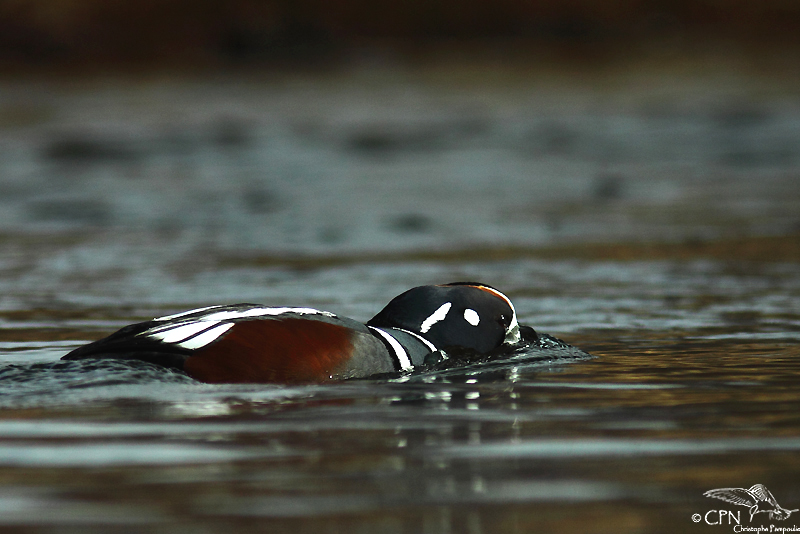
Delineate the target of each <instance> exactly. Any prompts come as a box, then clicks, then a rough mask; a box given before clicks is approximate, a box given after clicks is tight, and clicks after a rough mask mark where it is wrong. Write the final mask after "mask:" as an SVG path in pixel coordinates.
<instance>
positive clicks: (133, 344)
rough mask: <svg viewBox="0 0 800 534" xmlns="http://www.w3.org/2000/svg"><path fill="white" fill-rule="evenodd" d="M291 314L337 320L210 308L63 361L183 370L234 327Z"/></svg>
mask: <svg viewBox="0 0 800 534" xmlns="http://www.w3.org/2000/svg"><path fill="white" fill-rule="evenodd" d="M287 314H288V315H290V316H316V317H319V318H320V319H323V320H325V319H329V320H335V316H334V315H333V314H332V313H328V312H322V311H319V310H314V309H311V308H274V307H267V306H261V305H258V304H234V305H230V306H210V307H207V308H200V309H197V310H189V311H186V312H183V313H177V314H174V315H168V316H164V317H159V318H156V319H153V320H152V321H145V322H143V323H137V324H132V325H129V326H126V327H124V328H122V329H120V330H118V331H117V332H114V333H113V334H111V335H110V336H108V337H105V338H103V339H99V340H97V341H95V342H93V343H89V344H88V345H84V346H82V347H78V348H77V349H75V350H73V351H72V352H70V353H69V354H67V355H66V356H64V357H63V358H62V359H63V360H83V359H86V358H116V359H131V360H143V361H147V362H151V363H156V364H159V365H164V366H167V367H174V368H177V369H183V364H184V362H185V361H186V359H187V358H188V357H189V356H191V355H192V354H194V353H195V352H196V351H198V350H200V349H203V348H205V347H207V346H208V345H211V344H212V343H215V342H217V341H219V340H221V339H222V338H223V337H224V335H225V334H226V333H227V331H228V330H230V329H231V328H232V327H233V325H234V324H236V323H239V322H244V321H253V320H257V319H275V318H278V317H279V316H282V317H285V316H286V315H287Z"/></svg>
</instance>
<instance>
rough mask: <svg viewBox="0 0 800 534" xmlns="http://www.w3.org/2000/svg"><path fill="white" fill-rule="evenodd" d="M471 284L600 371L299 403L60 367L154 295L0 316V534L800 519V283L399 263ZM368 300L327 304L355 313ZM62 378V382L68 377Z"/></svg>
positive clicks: (608, 269) (443, 379)
mask: <svg viewBox="0 0 800 534" xmlns="http://www.w3.org/2000/svg"><path fill="white" fill-rule="evenodd" d="M460 269H468V270H471V271H473V272H477V271H481V272H483V273H485V275H486V276H488V277H489V278H490V279H494V278H500V279H503V280H504V281H505V282H506V284H505V285H504V286H503V287H504V289H506V286H507V287H508V292H509V293H510V294H511V296H512V298H513V299H514V300H515V302H516V303H517V309H518V313H519V314H520V317H521V319H522V322H523V323H528V324H532V325H535V326H537V327H538V326H539V325H540V324H543V325H545V326H543V327H540V329H541V330H542V331H551V332H553V333H559V334H560V335H561V336H562V337H565V338H567V339H568V340H569V341H570V342H571V343H573V344H575V345H577V346H580V347H582V348H584V349H586V350H588V351H590V352H592V353H593V354H596V355H597V356H598V357H597V358H596V359H591V360H574V359H569V358H567V359H563V358H561V359H559V358H555V359H552V360H530V359H525V358H515V357H512V358H510V359H506V360H502V361H496V362H488V363H486V364H482V365H474V366H468V367H465V368H461V369H455V370H450V371H445V372H430V373H425V374H422V375H416V376H411V377H405V378H400V379H396V380H388V381H373V380H358V381H352V382H348V383H343V384H336V385H310V386H292V387H285V386H262V385H209V384H200V383H196V382H194V381H192V380H189V379H187V378H185V377H182V375H180V374H175V373H165V372H163V371H161V370H158V369H155V368H153V367H152V366H149V365H146V364H142V366H141V368H140V369H135V370H134V371H131V370H130V369H127V370H124V371H123V370H122V369H118V370H117V371H118V372H117V373H116V374H115V372H114V369H113V368H112V369H105V370H104V369H102V366H100V367H101V368H98V369H94V370H92V369H82V370H80V372H76V373H75V374H74V375H73V376H71V377H70V376H69V375H66V376H67V379H65V375H64V374H63V373H65V372H66V373H69V371H70V369H68V368H67V367H68V366H69V365H76V364H78V363H79V362H62V363H60V364H54V363H53V362H54V360H56V359H57V358H58V357H59V356H61V355H62V354H63V353H64V352H66V351H68V350H69V349H70V348H72V347H74V346H77V345H78V344H79V343H81V342H82V341H83V340H85V339H89V338H92V337H95V336H97V335H101V333H102V332H103V331H104V330H105V331H107V329H108V328H110V327H112V325H111V323H109V322H108V316H116V317H117V319H116V320H115V321H117V320H118V321H119V323H120V324H121V323H125V322H130V321H132V320H136V319H138V318H140V316H141V314H142V313H144V312H142V311H140V310H149V311H151V312H154V311H156V310H157V311H158V312H159V313H160V312H162V311H164V310H165V309H166V308H164V307H162V306H161V305H160V304H156V305H155V306H154V305H153V304H149V302H151V301H149V299H148V297H147V295H143V298H142V299H141V301H140V303H139V307H137V308H130V310H132V311H128V312H127V315H125V310H119V309H117V310H114V309H111V308H109V309H108V314H107V315H108V316H106V315H105V314H103V313H99V312H96V311H93V308H90V309H89V310H88V312H87V314H86V316H85V317H80V314H78V313H74V312H68V311H63V310H58V309H56V310H53V311H47V312H45V311H31V312H23V311H21V310H17V311H8V312H5V313H4V314H3V321H4V329H6V330H7V331H8V336H7V337H13V336H12V335H11V334H12V333H13V332H14V328H15V324H20V325H22V326H21V327H20V328H19V330H18V331H17V332H19V334H20V335H19V336H18V337H19V338H21V340H20V341H18V342H11V341H9V342H7V344H6V345H4V353H3V357H4V359H5V362H6V365H5V366H4V368H3V369H2V370H0V379H2V381H3V396H2V398H0V402H1V403H2V406H3V412H2V413H3V417H2V420H0V436H2V437H1V438H0V466H2V473H3V484H4V488H5V490H4V491H5V492H4V493H3V494H2V495H0V507H2V508H3V509H4V510H8V511H9V512H8V513H4V514H2V517H0V524H3V525H40V526H48V525H49V526H52V527H54V528H56V527H57V528H65V527H66V526H68V525H78V526H80V527H81V528H92V529H102V528H106V527H107V526H108V525H117V527H115V528H119V527H122V526H129V527H130V528H134V529H135V528H140V527H143V526H146V527H147V529H148V530H154V531H161V530H164V531H167V530H169V529H170V528H173V527H174V526H175V525H176V524H181V525H188V526H190V527H191V528H208V529H211V530H212V531H216V530H223V529H230V528H234V529H235V530H237V531H242V532H250V531H253V532H255V531H261V530H263V528H264V526H263V525H264V523H263V522H264V521H269V524H270V528H273V527H274V528H275V529H278V530H279V531H280V530H285V531H292V532H295V531H297V532H312V531H314V532H317V531H323V532H328V531H329V532H336V531H350V530H354V531H365V532H367V531H368V532H372V531H376V530H377V531H386V532H504V533H505V532H511V533H523V532H530V531H532V530H545V531H554V532H555V531H563V530H564V529H576V530H579V531H587V530H593V529H594V530H598V531H608V532H612V531H613V532H620V531H621V532H639V531H649V532H674V531H676V530H685V529H687V528H692V527H689V526H687V525H692V523H691V515H692V514H693V513H696V512H703V513H704V512H705V510H708V509H716V508H718V506H717V505H715V504H710V503H707V502H705V498H704V497H703V496H702V493H703V492H704V491H706V490H708V489H712V488H716V487H731V486H743V487H749V485H752V484H753V483H762V484H765V485H767V487H769V488H770V490H771V491H772V492H773V493H774V494H775V495H776V496H778V498H779V500H780V502H781V503H782V504H783V503H786V504H787V505H792V506H796V503H798V502H800V489H798V488H797V487H795V485H794V483H793V481H794V480H795V479H796V476H794V475H793V473H794V474H796V473H798V471H800V462H798V458H800V455H798V451H799V450H800V415H798V414H800V397H798V395H797V386H798V383H797V376H800V373H799V372H800V358H799V357H800V353H798V348H797V343H796V340H797V335H798V330H799V329H800V317H799V316H798V315H797V311H796V310H797V309H798V308H797V304H798V299H800V291H799V289H800V286H798V278H797V277H796V276H795V275H794V268H793V267H791V266H789V265H787V264H769V263H764V264H750V265H749V266H745V265H740V266H739V268H737V269H735V270H731V269H730V265H729V264H727V263H725V262H713V261H703V262H698V263H694V264H692V263H690V264H683V263H675V262H669V261H653V262H632V263H626V262H615V263H609V262H576V263H570V262H566V263H565V262H563V261H542V260H532V259H519V260H506V261H500V262H486V263H476V262H473V263H469V264H462V263H458V264H457V265H451V264H448V263H442V264H437V265H430V264H425V263H422V264H419V263H409V264H406V265H404V274H403V277H404V278H403V279H402V280H400V282H402V281H405V282H406V283H409V284H410V283H411V280H418V279H421V278H426V277H442V278H444V279H449V278H451V277H452V276H453V275H454V273H453V271H457V270H460ZM365 273H367V276H366V277H365V276H364V275H365ZM214 274H215V276H216V277H217V279H218V280H220V283H221V285H223V286H224V285H225V284H236V283H237V282H240V281H241V280H249V279H250V278H253V279H256V278H258V277H259V276H264V277H266V278H269V279H271V280H272V281H273V285H272V286H271V288H270V291H274V292H275V293H276V294H280V293H282V292H286V293H289V292H291V291H293V289H294V287H296V286H295V281H294V277H293V276H288V275H287V276H286V277H281V276H278V275H277V273H264V271H263V269H255V270H252V271H247V270H243V269H238V268H233V269H229V270H216V271H215V273H214ZM302 276H303V277H304V278H305V280H306V283H308V284H309V285H311V286H319V285H321V281H322V280H326V279H330V278H332V277H335V278H336V279H338V280H340V281H342V282H340V283H343V282H344V281H346V280H347V279H348V278H349V279H351V280H359V281H360V280H362V279H364V278H366V279H367V280H370V281H371V283H372V284H374V285H376V286H377V285H380V281H381V280H384V279H388V278H389V277H392V278H396V277H397V276H398V273H397V271H396V270H394V268H392V267H387V266H385V265H381V264H374V265H368V264H354V265H350V266H337V267H332V268H328V267H321V268H320V269H318V270H314V271H310V272H306V273H304V274H303V275H302ZM124 281H125V279H123V283H124ZM283 284H285V287H284V285H283ZM153 291H158V288H155V289H153ZM373 291H376V292H377V289H373ZM358 297H359V298H356V299H354V300H353V301H350V300H349V299H347V298H343V299H342V300H341V301H340V302H338V305H339V306H341V307H342V308H343V309H346V310H348V311H350V313H351V314H352V315H355V316H356V317H358V318H364V317H365V316H368V315H369V311H370V310H369V309H367V308H368V307H366V308H365V306H366V305H365V304H364V303H363V300H366V298H365V297H363V296H358ZM155 302H157V301H155ZM310 302H316V300H315V298H314V296H313V294H309V295H308V296H306V297H305V301H303V300H302V299H301V301H300V302H297V304H300V305H305V304H307V303H310ZM275 303H277V302H275ZM375 305H376V306H380V302H378V303H377V304H375ZM170 309H172V308H170ZM101 311H102V308H101ZM364 312H366V313H364ZM48 315H49V316H50V318H49V319H48ZM603 317H605V318H607V320H606V321H605V322H603V321H602V320H601V318H603ZM114 324H115V325H116V322H114ZM556 328H558V329H559V330H561V331H563V333H561V332H558V330H556ZM61 339H64V340H74V341H61ZM35 362H38V363H35ZM53 365H62V366H64V367H63V368H62V369H60V371H61V373H62V374H61V375H55V378H56V379H54V375H53V369H52V366H53ZM37 366H38V368H37ZM45 369H50V371H51V372H50V373H47V372H44V370H45ZM32 371H34V372H32ZM73 371H74V370H73ZM48 377H49V378H48ZM59 377H60V378H59ZM209 525H210V526H209ZM706 528H709V527H708V526H707V525H706Z"/></svg>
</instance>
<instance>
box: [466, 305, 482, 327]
mask: <svg viewBox="0 0 800 534" xmlns="http://www.w3.org/2000/svg"><path fill="white" fill-rule="evenodd" d="M464 319H465V320H466V321H467V322H468V323H469V324H471V325H472V326H478V325H479V324H480V322H481V316H480V315H478V312H476V311H475V310H473V309H470V308H467V309H466V310H464Z"/></svg>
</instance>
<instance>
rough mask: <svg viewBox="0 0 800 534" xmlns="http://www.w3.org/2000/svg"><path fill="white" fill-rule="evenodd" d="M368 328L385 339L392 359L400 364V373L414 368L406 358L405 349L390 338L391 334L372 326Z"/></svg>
mask: <svg viewBox="0 0 800 534" xmlns="http://www.w3.org/2000/svg"><path fill="white" fill-rule="evenodd" d="M368 328H370V329H371V330H373V331H374V332H376V333H377V334H378V335H379V336H381V337H382V338H383V339H385V340H386V342H387V343H388V344H389V346H390V347H392V350H393V351H394V357H395V359H396V360H397V363H399V364H400V370H401V371H408V370H409V369H412V368H413V367H414V366H413V365H412V364H411V359H410V358H409V357H408V353H406V349H404V348H403V345H401V344H400V343H399V342H398V341H397V340H396V339H395V338H394V337H392V335H391V334H389V333H388V332H385V331H383V330H381V329H380V328H376V327H374V326H370V327H368Z"/></svg>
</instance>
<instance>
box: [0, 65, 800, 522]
mask: <svg viewBox="0 0 800 534" xmlns="http://www.w3.org/2000/svg"><path fill="white" fill-rule="evenodd" d="M353 76H356V77H355V78H345V79H339V78H334V79H328V78H325V79H323V80H322V81H320V80H303V79H300V80H298V79H293V80H289V81H287V80H283V81H280V83H278V82H274V81H273V82H269V83H267V82H258V83H256V82H253V81H248V82H240V83H238V84H234V83H233V82H230V84H228V85H226V84H224V83H209V82H169V81H167V82H164V81H152V82H148V83H142V82H140V83H138V85H134V86H133V87H132V88H131V87H127V86H125V84H117V83H114V82H108V83H107V84H101V83H93V84H89V85H88V86H67V87H61V88H59V89H56V88H55V87H54V86H50V85H48V84H46V83H42V84H38V83H30V82H29V83H26V84H21V83H16V84H10V83H6V84H5V85H4V86H2V87H0V92H2V94H3V96H4V102H7V103H8V102H10V104H6V105H5V106H6V107H4V108H0V109H2V113H0V117H5V118H4V119H3V120H4V121H5V123H4V126H3V130H2V139H3V142H2V144H0V153H2V156H3V157H2V158H0V159H1V160H2V163H0V173H2V181H0V188H1V189H2V196H1V197H0V223H2V229H1V230H0V231H1V232H2V235H0V250H2V254H1V255H0V293H1V294H2V297H0V364H1V365H0V477H2V478H1V479H0V526H2V527H3V528H18V529H20V531H31V532H33V531H37V532H41V531H45V532H47V531H59V532H62V531H63V532H71V531H81V532H86V531H98V532H99V531H112V530H113V531H114V532H139V531H148V532H150V531H152V532H162V531H163V532H167V531H169V532H176V531H187V532H222V531H225V532H231V531H233V532H256V531H269V532H273V531H274V532H293V533H294V532H314V533H317V532H348V533H349V532H404V533H405V532H409V533H417V532H426V533H427V532H430V533H447V532H466V533H482V532H498V533H501V532H502V533H523V532H534V531H543V532H571V531H575V532H615V533H616V532H631V533H632V532H665V533H666V532H670V533H672V532H681V531H693V529H694V531H697V532H710V531H714V530H715V529H716V531H726V532H727V531H731V530H732V526H730V525H728V524H727V522H726V521H727V519H726V518H723V526H710V525H709V524H707V523H706V519H701V521H700V523H697V524H696V523H694V522H693V521H692V515H693V514H696V513H700V514H703V517H708V518H711V519H712V520H713V519H714V518H717V519H718V518H719V516H718V515H717V516H714V515H713V514H712V515H711V516H706V515H705V514H706V512H707V511H709V510H720V509H723V508H724V509H727V510H730V511H731V512H735V511H736V510H741V511H743V512H744V513H742V515H741V517H742V520H743V522H744V523H745V524H746V525H749V523H748V522H747V519H748V517H747V516H748V514H747V509H746V508H744V507H740V506H739V507H737V506H734V505H729V504H726V503H723V502H722V501H715V500H712V499H708V498H706V497H703V495H702V494H703V492H705V491H707V490H709V489H713V488H723V487H742V488H749V487H750V486H752V485H753V484H756V483H761V484H764V485H766V486H767V487H768V488H769V489H770V490H771V491H772V493H773V494H774V495H775V497H776V499H777V501H778V503H780V505H782V506H783V507H784V508H787V509H792V508H794V507H798V508H800V485H798V484H797V480H798V474H799V473H800V460H799V459H800V454H798V453H799V452H800V415H798V414H800V394H799V393H798V391H799V390H798V386H799V385H800V383H799V381H798V376H800V349H799V348H798V346H799V345H798V340H800V266H798V258H799V257H800V254H798V252H797V250H798V237H797V233H796V232H797V224H798V221H800V218H799V217H798V213H800V209H798V208H800V189H798V188H797V180H796V177H797V169H798V165H800V153H799V152H798V150H797V147H798V146H800V142H798V141H800V135H799V133H798V132H800V127H799V126H798V125H800V114H798V109H800V108H798V106H797V105H796V100H793V98H792V97H791V96H787V95H786V94H783V95H779V96H770V97H769V98H766V97H763V96H762V97H761V98H759V99H751V98H750V97H748V96H747V95H746V94H745V95H744V96H743V94H742V93H741V92H737V91H734V90H732V89H729V88H721V86H714V85H712V86H710V87H707V86H701V87H695V88H692V87H689V88H688V89H687V88H686V87H681V88H679V89H670V88H669V87H667V88H662V89H661V90H660V91H651V92H649V93H645V97H641V96H636V97H635V98H634V97H632V95H641V93H640V92H639V91H632V90H619V91H620V92H614V91H611V92H609V91H608V90H607V89H606V90H605V91H606V92H602V91H601V92H597V90H596V89H597V88H591V87H589V88H586V87H584V88H583V89H580V88H579V89H574V91H573V92H563V93H560V92H558V91H554V90H552V88H549V87H547V86H540V85H537V84H536V83H533V82H530V81H528V82H526V83H525V84H520V85H519V86H516V87H514V88H511V89H509V88H508V87H506V88H502V87H494V86H490V87H485V86H484V87H479V88H475V87H474V86H473V85H471V84H464V86H461V85H459V84H455V85H453V86H448V87H449V88H450V89H451V90H444V89H443V88H442V87H441V86H439V85H436V84H435V83H433V82H432V81H431V80H430V79H427V78H424V77H421V78H413V77H411V78H403V77H402V76H401V75H399V74H396V73H395V75H393V76H389V75H388V74H385V73H384V74H382V75H380V76H378V77H377V78H367V79H364V78H358V76H363V75H358V74H355V75H353ZM382 76H383V77H382ZM398 76H400V77H399V78H398ZM434 81H436V80H434ZM503 87H505V86H503ZM725 87H727V86H725ZM699 96H703V98H699ZM12 119H13V120H12ZM754 235H755V236H758V235H765V236H768V237H763V238H762V237H750V236H754ZM769 236H771V237H769ZM642 241H646V242H650V243H661V244H662V245H658V246H655V245H653V246H643V245H641V243H642ZM611 242H614V245H609V246H604V245H602V243H611ZM464 279H470V280H482V281H486V282H487V283H491V284H492V285H495V286H497V287H499V288H501V289H502V290H503V291H504V292H506V293H507V294H508V295H509V296H510V297H511V298H512V300H513V301H514V303H515V305H516V308H517V311H518V314H519V316H520V321H521V322H522V323H523V324H529V325H531V326H534V327H535V328H536V329H537V330H539V331H542V332H547V333H550V334H553V335H556V336H558V337H561V338H563V339H565V340H566V341H568V342H569V343H571V344H573V345H575V346H578V347H580V348H582V349H584V350H587V351H588V352H590V353H592V354H593V355H595V356H596V358H594V359H590V360H574V359H567V358H556V359H552V360H547V359H545V360H542V359H530V358H511V359H508V360H503V361H498V362H491V363H489V364H485V365H476V366H471V367H466V368H462V369H455V370H450V371H447V372H435V373H427V374H423V375H417V376H413V377H410V378H404V379H397V380H383V381H374V380H358V381H351V382H348V383H342V384H331V385H315V386H291V387H289V386H263V385H247V386H241V385H235V386H233V385H207V384H201V383H197V382H194V381H192V380H190V379H188V378H186V377H184V376H183V375H181V374H178V373H169V372H164V371H162V370H159V369H155V368H153V367H150V366H148V365H142V366H140V367H137V368H134V369H131V368H129V367H125V368H120V369H109V368H108V367H103V368H92V367H91V366H89V367H88V368H87V367H86V366H84V365H83V364H79V362H65V363H64V364H56V363H54V362H56V361H57V360H58V358H59V357H60V356H61V355H63V354H64V353H66V352H68V351H69V350H71V349H73V348H75V347H76V346H78V345H80V344H82V343H85V342H87V341H89V340H92V339H95V338H97V337H100V336H102V335H105V334H106V333H108V332H110V331H112V330H114V329H116V328H118V327H120V326H123V325H125V324H128V323H131V322H134V321H139V320H142V319H147V318H150V317H154V316H159V315H164V314H167V313H171V312H175V311H180V310H182V309H187V308H190V307H197V306H203V305H209V304H214V303H232V302H240V301H248V302H261V303H265V304H270V305H287V304H288V305H293V306H312V307H317V308H321V309H326V310H330V311H332V312H335V313H339V314H342V315H346V316H350V317H353V318H356V319H359V320H366V319H367V318H369V317H371V316H372V315H373V314H374V313H376V312H377V311H378V310H379V309H380V308H381V307H382V306H383V305H384V304H385V303H386V302H387V301H388V300H389V299H390V298H391V297H393V296H395V295H396V294H398V293H399V292H401V291H402V290H404V289H407V288H409V287H412V286H415V285H420V284H424V283H431V282H443V281H453V280H464ZM726 517H727V516H726ZM796 519H798V520H800V516H792V517H790V518H789V519H788V520H786V521H770V520H769V518H768V517H767V516H766V514H758V516H757V517H756V522H755V523H753V524H757V523H758V521H759V520H760V522H761V524H765V525H768V524H769V523H770V522H771V523H774V524H775V526H782V527H789V526H792V525H794V524H795V523H796V522H797V521H796Z"/></svg>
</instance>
